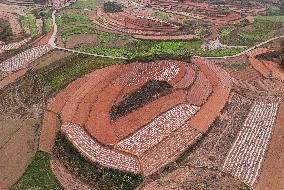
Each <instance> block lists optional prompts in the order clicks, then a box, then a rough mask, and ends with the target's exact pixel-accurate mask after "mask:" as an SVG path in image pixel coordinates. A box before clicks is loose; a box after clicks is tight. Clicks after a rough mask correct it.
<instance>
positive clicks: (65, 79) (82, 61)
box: [37, 54, 124, 90]
mask: <svg viewBox="0 0 284 190" xmlns="http://www.w3.org/2000/svg"><path fill="white" fill-rule="evenodd" d="M122 63H124V62H123V61H122V60H117V59H116V60H113V59H109V58H101V57H94V56H86V55H77V54H73V55H71V56H69V57H66V58H63V59H61V60H59V61H56V62H55V63H54V64H52V65H49V66H48V67H44V68H42V69H40V70H38V71H37V72H38V74H39V75H40V76H41V79H42V82H43V84H44V86H50V87H52V88H53V89H55V90H60V89H63V88H64V87H66V86H67V85H68V84H69V83H71V82H72V81H73V80H76V79H78V78H80V77H82V76H84V75H86V74H87V73H90V72H92V71H95V70H96V69H101V68H104V67H107V66H110V65H114V64H122Z"/></svg>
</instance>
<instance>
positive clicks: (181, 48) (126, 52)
mask: <svg viewBox="0 0 284 190" xmlns="http://www.w3.org/2000/svg"><path fill="white" fill-rule="evenodd" d="M77 50H79V51H83V52H88V53H94V54H101V55H111V56H116V57H126V58H128V59H137V58H142V57H144V58H145V57H149V58H150V57H160V58H164V59H180V60H187V59H188V58H189V57H190V56H193V55H198V56H203V57H219V56H231V55H236V54H238V53H240V52H242V51H244V50H245V48H229V49H221V50H210V51H203V50H202V48H201V41H154V40H153V41H151V40H145V41H144V40H139V41H135V42H130V43H129V44H127V45H126V46H123V47H117V48H77Z"/></svg>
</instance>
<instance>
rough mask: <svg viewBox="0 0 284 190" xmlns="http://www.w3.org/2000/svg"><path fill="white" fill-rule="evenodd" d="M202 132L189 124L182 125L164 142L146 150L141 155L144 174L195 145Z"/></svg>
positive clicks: (156, 169)
mask: <svg viewBox="0 0 284 190" xmlns="http://www.w3.org/2000/svg"><path fill="white" fill-rule="evenodd" d="M200 137H201V133H199V132H198V131H197V130H196V129H194V128H192V127H190V126H189V125H187V124H184V125H182V126H181V127H180V128H178V129H177V130H176V131H174V132H173V133H172V134H171V135H169V136H168V137H167V138H166V139H165V140H163V142H162V143H160V144H158V145H157V146H155V147H153V148H151V149H149V150H148V151H146V152H145V153H144V154H143V156H142V157H141V159H140V160H141V166H142V169H143V173H144V175H146V176H148V175H150V174H152V173H154V172H156V171H158V170H159V169H160V168H161V167H163V166H165V165H166V164H168V163H170V162H172V161H174V160H175V159H176V158H177V157H178V156H179V155H180V154H181V153H182V152H184V151H185V150H186V149H187V148H188V147H190V146H191V145H193V144H194V143H195V142H196V141H197V140H198V139H199V138H200Z"/></svg>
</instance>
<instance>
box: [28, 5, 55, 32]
mask: <svg viewBox="0 0 284 190" xmlns="http://www.w3.org/2000/svg"><path fill="white" fill-rule="evenodd" d="M31 13H32V14H33V15H34V16H35V18H36V19H41V20H42V21H43V28H42V33H43V34H46V33H49V32H51V31H52V27H53V26H52V18H51V10H48V9H43V8H38V9H33V10H32V11H31Z"/></svg>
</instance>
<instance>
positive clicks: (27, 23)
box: [19, 13, 37, 36]
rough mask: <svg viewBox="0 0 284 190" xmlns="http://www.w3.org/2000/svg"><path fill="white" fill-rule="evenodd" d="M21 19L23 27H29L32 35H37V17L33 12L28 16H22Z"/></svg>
mask: <svg viewBox="0 0 284 190" xmlns="http://www.w3.org/2000/svg"><path fill="white" fill-rule="evenodd" d="M19 19H20V23H21V26H22V28H28V29H29V30H30V32H31V35H32V36H36V35H37V27H36V18H35V16H34V15H33V14H31V13H29V14H27V15H26V16H20V18H19Z"/></svg>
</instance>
